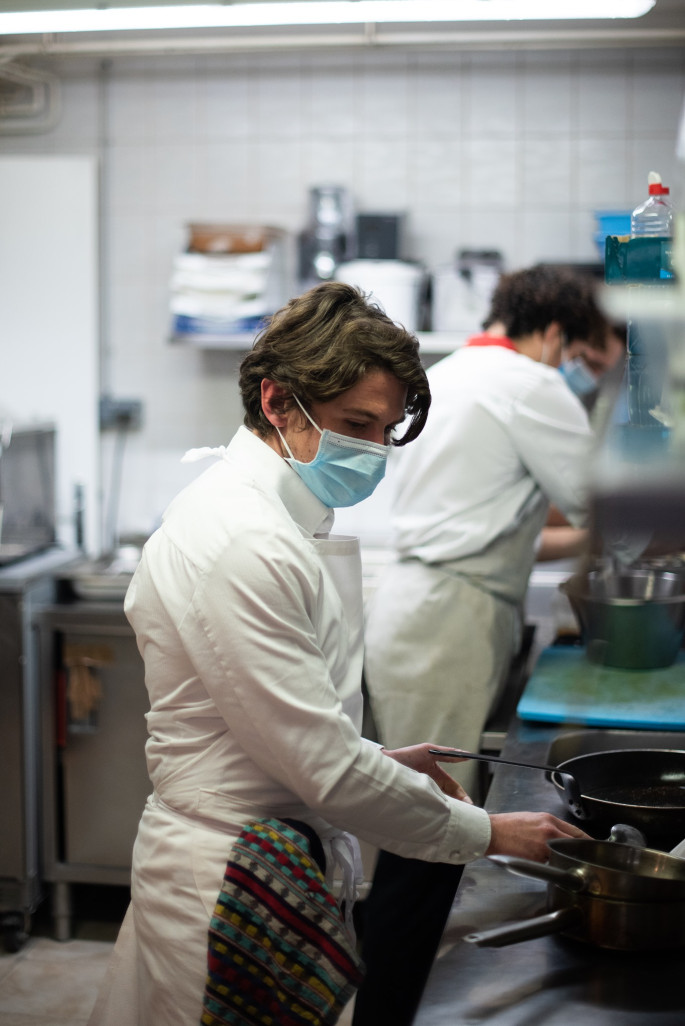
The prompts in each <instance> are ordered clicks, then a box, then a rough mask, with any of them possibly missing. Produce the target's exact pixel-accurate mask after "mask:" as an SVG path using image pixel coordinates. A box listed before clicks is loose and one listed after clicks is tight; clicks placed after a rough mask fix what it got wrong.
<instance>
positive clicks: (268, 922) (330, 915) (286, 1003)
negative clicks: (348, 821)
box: [200, 819, 363, 1026]
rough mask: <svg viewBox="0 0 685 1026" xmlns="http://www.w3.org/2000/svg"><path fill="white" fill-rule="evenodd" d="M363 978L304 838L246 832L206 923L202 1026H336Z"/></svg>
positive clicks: (279, 824) (273, 823)
mask: <svg viewBox="0 0 685 1026" xmlns="http://www.w3.org/2000/svg"><path fill="white" fill-rule="evenodd" d="M362 976H363V966H362V962H361V959H360V958H359V956H358V954H357V952H356V950H355V947H354V942H353V939H352V937H351V936H350V934H349V933H348V931H347V930H346V929H345V926H344V923H343V921H342V918H341V915H340V910H339V909H338V905H337V903H336V900H335V898H334V896H333V894H332V893H331V891H330V889H329V888H328V886H327V885H326V882H325V880H324V877H323V874H322V873H321V870H320V869H319V867H318V866H317V864H316V862H315V861H314V859H313V857H312V855H311V853H310V845H309V841H308V839H307V838H306V837H305V836H304V834H302V833H300V832H299V831H298V830H295V829H293V828H292V827H291V826H289V825H288V824H286V823H284V822H283V821H282V820H278V819H263V820H258V821H257V822H255V823H252V824H250V825H249V826H246V827H245V828H244V829H243V831H242V833H241V834H240V836H239V838H238V840H237V841H236V843H235V845H234V846H233V848H232V849H231V853H230V855H229V859H228V862H227V865H226V872H225V874H224V881H223V884H222V887H221V891H220V893H219V897H218V900H217V903H216V907H215V909H214V915H213V916H212V919H211V922H210V927H209V944H208V955H207V981H206V985H205V993H204V998H203V1013H202V1018H201V1019H200V1023H201V1026H224V1024H228V1026H305V1024H306V1026H333V1024H334V1023H336V1022H337V1021H338V1017H339V1015H340V1013H341V1011H342V1009H343V1008H344V1007H345V1005H346V1004H347V1002H348V1001H349V1000H350V998H351V997H352V994H353V993H354V991H355V990H356V989H357V987H358V986H359V984H360V983H361V980H362Z"/></svg>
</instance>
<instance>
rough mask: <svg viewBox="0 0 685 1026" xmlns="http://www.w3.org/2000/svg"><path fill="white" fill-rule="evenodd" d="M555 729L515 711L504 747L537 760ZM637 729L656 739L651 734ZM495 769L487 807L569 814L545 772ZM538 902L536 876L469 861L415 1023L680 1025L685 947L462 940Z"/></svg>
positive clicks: (684, 1019) (541, 900)
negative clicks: (618, 948) (488, 944)
mask: <svg viewBox="0 0 685 1026" xmlns="http://www.w3.org/2000/svg"><path fill="white" fill-rule="evenodd" d="M575 729H578V728H575ZM561 732H562V731H561V730H560V728H559V727H557V726H552V725H537V724H531V723H528V724H525V723H522V722H521V721H519V720H517V719H514V721H513V722H512V725H511V729H510V731H509V736H508V738H507V741H506V744H505V747H504V750H503V754H504V755H505V756H506V757H510V758H513V759H522V760H529V761H531V762H544V761H545V760H546V756H547V751H548V748H549V745H550V743H551V742H552V740H553V739H554V738H555V737H556V736H557V735H558V734H559V733H561ZM635 733H636V734H638V735H640V737H641V738H646V737H648V736H651V737H652V738H653V739H654V741H655V743H656V744H658V740H657V739H658V737H659V736H660V735H659V734H657V733H652V732H651V731H636V732H635ZM682 737H683V743H684V744H685V733H684V734H683V735H682ZM493 769H495V773H494V777H493V783H492V787H491V789H490V793H489V795H488V799H487V802H486V808H487V809H488V811H490V812H511V811H515V810H521V809H534V810H546V811H548V812H553V813H554V814H555V815H558V816H559V817H560V818H563V819H568V818H569V817H568V816H567V815H566V809H565V806H564V805H563V803H562V801H561V799H560V798H559V796H558V795H557V792H556V791H555V789H554V787H553V785H552V784H550V783H549V782H548V781H547V780H546V778H545V775H544V774H543V773H539V772H537V771H536V770H528V769H516V768H514V767H511V766H497V767H493ZM684 833H685V830H684ZM545 901H546V885H545V884H543V883H539V882H537V881H535V880H532V879H527V878H524V877H518V876H513V875H512V874H510V873H507V872H506V871H505V870H503V869H501V868H499V867H497V866H495V865H494V864H493V863H491V862H489V861H488V860H487V859H478V860H477V861H476V862H473V863H471V864H470V865H469V866H467V867H466V869H465V871H464V875H463V877H462V882H461V884H460V887H459V891H458V894H457V898H456V902H455V905H454V908H453V912H452V915H451V917H450V920H449V923H448V930H447V933H446V937H445V940H446V941H454V943H453V946H452V947H451V948H450V949H449V950H448V951H447V952H446V953H445V954H444V955H443V956H442V957H441V958H439V959H438V960H437V961H436V962H435V964H434V966H433V970H432V973H431V976H430V978H429V981H428V985H427V987H426V991H425V993H424V997H423V1000H422V1003H421V1006H420V1008H419V1012H418V1014H417V1017H416V1020H415V1026H457V1024H459V1026H470V1024H478V1026H543V1024H544V1026H577V1024H578V1023H582V1024H583V1026H683V1023H685V949H679V950H677V951H664V952H656V953H645V952H611V951H605V950H602V949H600V948H597V947H593V946H590V945H585V944H581V943H579V942H575V941H572V940H569V939H565V938H563V937H561V936H550V937H541V938H538V939H536V940H531V941H524V942H522V943H518V944H514V945H511V946H509V947H503V948H478V947H475V946H473V945H471V944H467V943H466V942H464V941H463V940H462V939H461V938H462V937H463V936H464V935H465V934H467V933H470V932H472V931H473V930H475V929H483V928H485V927H488V926H497V925H500V924H503V923H504V922H506V921H508V920H518V919H526V918H529V917H530V916H533V915H535V914H537V913H539V912H542V911H544V909H545Z"/></svg>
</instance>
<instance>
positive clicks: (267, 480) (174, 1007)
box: [90, 428, 490, 1026]
mask: <svg viewBox="0 0 685 1026" xmlns="http://www.w3.org/2000/svg"><path fill="white" fill-rule="evenodd" d="M331 522H332V511H331V510H329V509H327V508H326V507H325V506H324V505H323V504H322V503H321V502H320V501H319V500H318V499H317V498H316V497H315V496H314V495H313V493H312V492H311V491H310V490H309V489H308V488H307V487H306V485H305V484H304V483H303V482H302V480H301V479H300V478H299V477H298V476H297V474H296V473H295V471H294V470H293V469H292V468H291V467H290V466H289V465H288V464H287V463H286V462H285V460H283V459H282V458H281V457H280V456H279V455H278V454H277V453H276V452H274V450H273V449H271V448H270V447H269V446H267V445H266V444H265V443H264V442H263V441H262V440H261V439H260V438H258V437H257V436H256V435H254V434H252V433H251V432H249V431H248V430H247V429H246V428H240V429H239V431H238V432H237V434H236V436H235V437H234V439H233V441H232V442H231V444H230V445H229V446H228V448H227V449H226V450H225V452H224V454H223V458H221V459H220V460H219V461H218V462H216V463H214V464H213V465H212V466H211V467H210V468H209V469H208V470H207V471H205V472H204V473H203V474H202V475H200V477H199V478H198V479H197V480H195V481H194V482H193V483H192V484H191V485H190V486H188V487H187V488H186V489H185V490H184V491H183V492H182V493H181V494H180V495H179V496H178V497H177V498H176V499H175V500H174V502H172V504H171V505H170V507H169V509H168V510H167V513H166V514H165V517H164V521H163V524H162V526H161V527H160V529H159V530H158V531H157V532H156V533H155V535H153V537H152V538H151V539H150V540H149V541H148V543H147V545H146V547H145V550H144V553H143V557H142V560H141V563H140V565H139V567H138V570H137V571H136V574H135V576H134V579H133V581H132V584H131V587H130V589H129V592H128V595H127V597H126V603H125V610H126V614H127V616H128V618H129V620H130V621H131V623H132V625H133V627H134V629H135V632H136V637H137V641H138V646H139V648H140V651H141V653H142V655H143V658H144V661H145V680H146V686H147V688H148V691H149V695H150V712H149V713H148V717H147V719H148V730H149V734H150V738H149V740H148V743H147V749H146V754H147V760H148V768H149V773H150V778H151V780H152V784H153V786H154V795H153V796H152V797H151V799H150V800H149V801H148V805H147V807H146V810H145V812H144V814H143V817H142V820H141V825H140V828H139V833H138V838H137V841H136V846H135V849H134V859H133V878H132V905H131V908H130V909H129V912H128V914H127V918H126V920H125V922H124V925H123V927H122V931H121V934H120V937H119V939H118V941H117V945H116V947H115V952H114V957H113V960H112V965H111V967H110V971H109V973H108V978H107V980H106V983H105V986H104V988H103V991H102V994H101V997H100V998H99V1000H98V1003H97V1004H96V1008H95V1011H94V1013H93V1016H92V1017H91V1020H90V1023H91V1026H105V1024H107V1026H109V1024H112V1026H114V1024H115V1023H116V1024H117V1026H121V1023H122V1022H126V1026H130V1024H133V1023H138V1024H140V1026H156V1024H157V1023H158V1022H164V1024H165V1026H172V1024H176V1023H178V1026H181V1024H187V1023H188V1022H195V1021H199V1015H200V1010H201V994H202V988H203V985H204V977H205V971H206V943H207V927H208V923H209V918H210V915H211V912H212V909H213V906H214V903H215V901H216V897H217V895H218V892H219V888H220V886H221V881H222V877H223V872H224V868H225V863H226V857H227V855H228V852H229V849H230V847H231V844H232V842H233V840H234V839H235V837H236V836H237V834H238V832H239V830H240V829H241V827H242V826H243V825H244V824H245V823H246V822H249V821H250V820H252V819H255V818H258V817H260V816H268V815H275V816H281V817H290V818H295V819H300V820H305V821H307V822H309V823H311V824H312V825H313V826H314V827H315V829H317V830H318V831H319V832H320V833H321V834H322V836H324V837H326V836H330V834H331V832H332V829H331V828H332V827H333V828H339V829H341V830H350V831H352V832H354V833H356V834H357V835H358V836H359V837H361V838H363V839H365V840H366V841H368V842H369V843H370V844H372V845H376V846H382V847H385V848H387V849H389V850H391V851H394V852H396V853H398V854H401V855H405V856H407V857H414V858H424V859H427V860H429V861H441V862H455V863H460V862H465V861H469V860H471V859H473V858H476V857H478V856H480V855H482V854H483V853H484V851H485V849H486V848H487V845H488V844H489V838H490V826H489V818H488V816H487V815H486V813H485V812H484V811H483V810H482V809H478V808H475V807H473V806H469V805H466V804H464V803H462V802H458V801H455V800H453V799H450V798H448V797H447V796H446V795H444V794H443V793H442V792H441V791H440V790H439V788H438V787H437V785H435V783H434V782H433V781H431V780H430V779H429V778H428V777H427V776H425V775H422V774H417V773H415V772H413V771H412V770H409V769H408V768H407V767H405V766H401V765H400V764H399V763H397V762H396V761H395V760H393V759H389V758H388V757H387V756H385V755H383V754H382V752H381V751H380V749H379V748H378V746H377V745H375V744H374V743H372V742H369V741H365V740H364V739H362V738H361V737H360V735H359V726H360V724H361V712H362V709H361V698H360V683H361V646H360V641H361V631H360V630H358V628H357V626H356V625H355V623H354V610H353V608H352V607H353V605H354V594H352V593H350V591H349V588H348V594H347V596H344V595H343V594H342V588H341V585H340V583H339V581H338V580H336V578H337V577H339V578H340V579H343V578H344V574H340V575H337V574H336V570H335V564H336V560H338V559H340V560H342V561H345V560H349V559H350V558H353V559H354V560H355V566H356V571H355V575H356V582H357V583H356V585H353V588H354V593H356V605H357V607H358V610H359V613H360V614H361V608H362V593H361V574H360V571H359V552H358V542H357V540H356V539H355V540H350V539H341V540H336V539H335V538H329V536H328V535H327V534H326V531H327V530H328V528H329V526H330V524H331ZM331 566H332V567H333V570H331ZM334 575H335V576H334ZM360 626H361V617H360V618H359V627H360Z"/></svg>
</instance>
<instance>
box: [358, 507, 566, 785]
mask: <svg viewBox="0 0 685 1026" xmlns="http://www.w3.org/2000/svg"><path fill="white" fill-rule="evenodd" d="M546 510H547V504H546V502H545V501H544V500H543V499H542V497H541V496H538V497H537V498H536V500H535V501H534V503H533V504H532V505H531V508H529V510H528V511H527V514H526V516H525V517H524V519H523V521H522V523H521V524H520V525H519V527H518V528H517V529H516V530H515V531H513V532H512V533H511V534H509V535H507V536H506V537H503V538H500V539H497V541H495V542H494V543H493V544H492V545H491V546H489V547H488V549H487V550H486V551H485V552H483V553H479V554H478V555H474V556H469V557H465V558H463V559H456V560H452V561H450V562H445V563H440V564H433V565H430V564H425V563H422V562H421V561H420V560H418V559H408V560H401V561H399V562H397V563H394V564H391V565H390V566H389V567H388V569H387V571H386V573H385V574H384V575H383V577H382V579H381V581H380V584H379V587H378V590H377V592H376V594H375V596H374V599H373V602H372V604H371V608H370V610H369V615H368V620H367V624H366V661H365V668H364V672H365V679H366V686H367V690H368V694H369V699H370V703H371V710H372V713H373V717H374V720H375V723H376V727H377V730H378V738H379V740H380V741H381V742H382V743H383V744H384V745H385V746H386V747H387V748H401V747H404V746H405V745H410V744H418V743H420V742H422V741H430V742H432V743H434V744H441V745H450V746H453V747H457V748H464V749H466V750H469V751H478V749H479V747H480V739H481V734H482V732H483V727H484V725H485V723H486V721H487V719H488V716H489V715H490V712H491V710H492V709H493V708H494V707H495V706H496V705H497V703H498V701H499V699H500V697H501V695H502V691H503V688H504V685H505V682H506V678H507V672H508V670H509V666H510V664H511V660H512V658H513V656H514V655H515V654H516V652H517V651H518V648H519V645H520V641H521V605H522V600H523V596H524V595H525V590H526V585H527V581H528V577H529V576H530V571H531V568H532V563H533V559H534V551H535V539H536V537H537V535H538V534H539V532H540V530H541V528H542V525H543V524H544V521H545V516H546ZM443 765H444V768H445V769H446V770H447V771H448V772H449V773H450V774H451V775H452V776H453V777H454V778H455V779H456V780H458V781H459V782H460V783H461V784H462V786H463V787H464V788H465V789H466V790H467V792H468V793H469V794H470V795H471V797H472V798H473V799H474V801H476V802H477V803H478V802H480V800H481V795H480V794H479V788H478V780H479V777H480V773H481V771H480V770H479V766H478V764H477V763H475V762H472V761H471V762H464V763H452V764H450V763H444V764H443Z"/></svg>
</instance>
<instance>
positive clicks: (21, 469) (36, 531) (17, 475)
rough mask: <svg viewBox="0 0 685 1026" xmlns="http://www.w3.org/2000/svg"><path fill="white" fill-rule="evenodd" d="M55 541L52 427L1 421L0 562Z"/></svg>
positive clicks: (53, 431) (21, 555) (53, 432)
mask: <svg viewBox="0 0 685 1026" xmlns="http://www.w3.org/2000/svg"><path fill="white" fill-rule="evenodd" d="M54 541H55V429H54V427H52V426H33V427H26V428H17V427H13V426H12V425H10V424H7V423H5V424H2V425H0V565H5V564H7V563H10V562H13V561H14V560H17V559H23V558H25V557H26V556H28V555H30V554H31V553H34V552H39V551H40V550H41V549H45V548H47V547H48V546H50V545H52V544H53V543H54Z"/></svg>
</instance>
